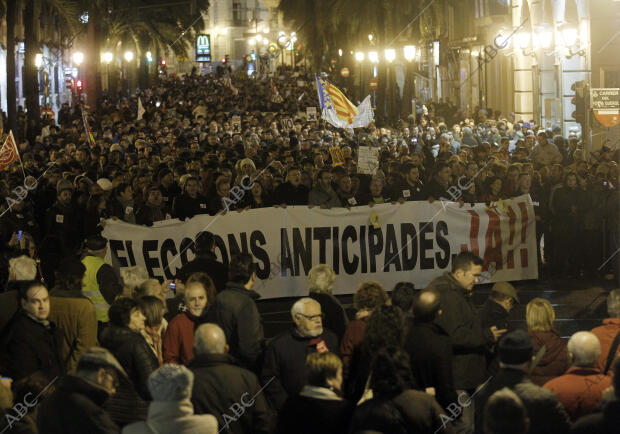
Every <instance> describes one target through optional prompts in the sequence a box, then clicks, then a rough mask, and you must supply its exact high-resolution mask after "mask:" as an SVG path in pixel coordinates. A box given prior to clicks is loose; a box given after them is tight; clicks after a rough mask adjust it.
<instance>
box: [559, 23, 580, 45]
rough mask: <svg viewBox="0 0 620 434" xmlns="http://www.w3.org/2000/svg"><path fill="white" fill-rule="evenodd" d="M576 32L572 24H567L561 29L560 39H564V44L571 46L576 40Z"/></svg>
mask: <svg viewBox="0 0 620 434" xmlns="http://www.w3.org/2000/svg"><path fill="white" fill-rule="evenodd" d="M577 38H578V33H577V29H576V28H575V27H572V26H567V27H565V28H563V29H562V39H564V46H566V47H572V46H574V45H575V43H576V42H577Z"/></svg>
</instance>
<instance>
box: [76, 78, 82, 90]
mask: <svg viewBox="0 0 620 434" xmlns="http://www.w3.org/2000/svg"><path fill="white" fill-rule="evenodd" d="M82 86H83V83H82V79H81V78H78V79H77V80H76V81H75V88H76V90H77V91H78V92H82Z"/></svg>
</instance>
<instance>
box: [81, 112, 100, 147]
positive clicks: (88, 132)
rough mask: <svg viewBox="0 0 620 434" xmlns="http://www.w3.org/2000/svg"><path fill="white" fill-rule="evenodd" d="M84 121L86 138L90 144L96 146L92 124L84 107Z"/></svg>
mask: <svg viewBox="0 0 620 434" xmlns="http://www.w3.org/2000/svg"><path fill="white" fill-rule="evenodd" d="M82 121H83V122H84V130H86V140H88V144H89V145H90V146H96V145H97V144H96V143H95V138H94V137H93V133H92V130H91V129H90V125H88V119H86V113H84V109H82Z"/></svg>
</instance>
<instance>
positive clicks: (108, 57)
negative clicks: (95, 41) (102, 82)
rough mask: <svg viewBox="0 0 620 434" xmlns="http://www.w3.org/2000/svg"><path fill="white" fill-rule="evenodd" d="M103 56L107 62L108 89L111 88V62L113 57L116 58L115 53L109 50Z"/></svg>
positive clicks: (104, 61)
mask: <svg viewBox="0 0 620 434" xmlns="http://www.w3.org/2000/svg"><path fill="white" fill-rule="evenodd" d="M101 57H102V58H103V63H105V65H106V87H107V90H108V91H109V90H110V62H111V61H112V59H114V54H112V53H111V52H109V51H106V52H105V53H103V56H101Z"/></svg>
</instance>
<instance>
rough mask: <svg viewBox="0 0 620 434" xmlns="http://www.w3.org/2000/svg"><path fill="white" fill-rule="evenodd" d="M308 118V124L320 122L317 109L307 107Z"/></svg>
mask: <svg viewBox="0 0 620 434" xmlns="http://www.w3.org/2000/svg"><path fill="white" fill-rule="evenodd" d="M306 116H307V118H308V122H316V121H318V117H317V114H316V107H306Z"/></svg>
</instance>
